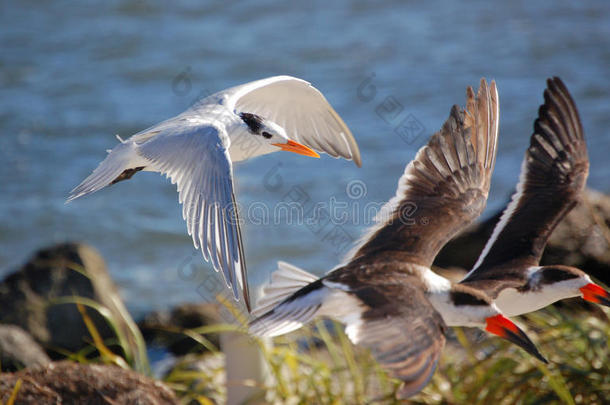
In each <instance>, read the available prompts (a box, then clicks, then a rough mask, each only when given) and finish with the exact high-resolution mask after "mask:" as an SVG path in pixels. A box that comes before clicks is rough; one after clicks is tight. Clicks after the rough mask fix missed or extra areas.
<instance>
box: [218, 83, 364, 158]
mask: <svg viewBox="0 0 610 405" xmlns="http://www.w3.org/2000/svg"><path fill="white" fill-rule="evenodd" d="M224 93H225V94H226V95H227V96H228V104H227V107H228V108H229V109H230V110H237V111H239V112H249V113H254V114H258V115H260V116H262V117H264V118H266V119H268V120H271V121H273V122H275V123H277V124H278V125H280V126H282V128H284V130H285V131H286V134H287V135H288V137H289V138H290V139H292V140H294V141H296V142H299V143H302V144H304V145H306V146H309V147H310V148H312V149H315V150H316V151H318V152H324V153H327V154H329V155H331V156H333V157H342V158H345V159H348V160H353V161H354V163H356V165H357V166H358V167H360V166H361V165H362V162H361V160H360V150H359V149H358V144H356V140H355V139H354V137H353V136H352V133H351V131H350V130H349V128H348V127H347V125H345V123H344V122H343V120H342V119H341V117H339V114H337V112H336V111H335V110H334V109H333V108H332V106H331V105H330V104H329V103H328V101H327V100H326V98H324V96H323V95H322V93H320V91H319V90H318V89H316V88H315V87H313V86H312V85H311V84H310V83H308V82H306V81H305V80H301V79H297V78H295V77H291V76H274V77H269V78H267V79H262V80H257V81H254V82H250V83H246V84H244V85H241V86H236V87H232V88H230V89H228V90H226V91H225V92H224Z"/></svg>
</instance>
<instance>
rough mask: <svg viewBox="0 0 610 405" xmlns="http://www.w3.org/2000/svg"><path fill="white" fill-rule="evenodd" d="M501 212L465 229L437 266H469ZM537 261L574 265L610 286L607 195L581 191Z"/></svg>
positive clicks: (443, 254) (441, 254)
mask: <svg viewBox="0 0 610 405" xmlns="http://www.w3.org/2000/svg"><path fill="white" fill-rule="evenodd" d="M500 215H501V212H498V213H496V214H495V215H493V216H492V217H491V218H489V219H488V220H486V221H483V222H482V223H479V224H475V225H473V226H471V227H470V228H468V229H467V230H466V231H465V232H464V233H462V234H461V235H460V236H458V237H457V238H455V239H453V240H452V241H451V242H449V243H448V244H447V245H446V246H445V247H444V248H443V250H441V252H440V253H439V255H438V256H437V258H436V261H435V263H434V264H435V265H437V266H439V267H445V268H448V267H461V268H462V269H470V268H471V267H472V265H473V264H474V263H475V261H476V259H477V258H478V256H479V254H480V252H481V251H482V250H483V247H484V246H485V243H486V242H487V239H488V238H489V236H490V235H491V233H492V231H493V228H494V227H495V224H496V223H497V222H498V219H499V218H500ZM541 263H542V264H543V265H545V264H565V265H570V266H575V267H578V268H580V269H582V270H584V271H585V272H587V273H588V274H590V275H592V276H594V277H595V278H597V279H598V280H600V281H602V282H603V283H605V284H606V285H610V196H607V195H604V194H603V193H600V192H598V191H594V190H585V192H584V196H583V201H582V202H581V203H579V204H578V205H577V206H576V207H574V209H573V210H572V211H570V213H569V214H568V215H567V216H566V217H565V218H564V219H563V220H562V221H561V222H560V223H559V224H558V225H557V228H555V231H554V232H553V234H552V235H551V237H550V238H549V241H548V244H547V246H546V249H545V251H544V255H543V256H542V261H541Z"/></svg>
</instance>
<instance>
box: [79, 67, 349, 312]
mask: <svg viewBox="0 0 610 405" xmlns="http://www.w3.org/2000/svg"><path fill="white" fill-rule="evenodd" d="M119 140H120V141H121V142H120V143H119V144H118V145H117V146H115V147H114V148H113V149H112V150H110V151H108V155H107V156H106V158H105V159H104V160H103V161H102V162H101V163H100V165H99V166H98V167H97V168H96V169H95V170H94V171H93V173H92V174H91V175H89V177H87V178H86V179H85V180H84V181H83V182H82V183H81V184H79V185H78V186H77V187H76V188H74V190H72V192H71V194H70V196H69V198H68V201H71V200H74V199H76V198H78V197H82V196H84V195H87V194H90V193H93V192H95V191H98V190H100V189H101V188H103V187H106V186H108V185H110V184H114V183H116V182H118V181H121V180H125V179H129V178H130V177H131V176H133V175H134V174H135V173H136V172H138V171H140V170H144V171H154V172H160V173H162V174H164V175H165V176H167V177H169V178H170V179H171V182H172V183H177V188H178V193H179V201H180V203H182V205H183V206H182V216H183V218H184V219H185V220H186V223H187V230H188V233H189V235H191V236H192V238H193V243H194V245H195V247H196V248H201V252H202V253H203V257H204V258H205V260H209V261H211V262H212V264H213V266H214V269H215V270H216V271H220V270H222V274H223V277H224V280H225V282H226V284H227V286H228V287H229V288H231V289H232V290H233V295H234V297H235V299H237V300H239V295H240V291H241V294H242V295H243V297H244V301H245V304H246V306H247V308H248V310H249V309H250V302H249V293H248V283H247V275H246V264H245V260H244V252H243V247H242V240H241V233H240V228H239V221H238V218H237V209H236V206H235V193H234V189H233V166H232V163H234V162H238V161H242V160H245V159H249V158H252V157H255V156H260V155H264V154H267V153H271V152H276V151H279V150H285V151H289V152H294V153H298V154H302V155H305V156H313V157H319V156H318V154H317V153H316V152H315V151H318V152H324V153H327V154H329V155H331V156H333V157H342V158H345V159H348V160H353V161H354V163H356V165H357V166H360V165H361V161H360V152H359V150H358V145H357V144H356V141H355V140H354V138H353V136H352V134H351V132H350V130H349V129H348V127H347V126H346V125H345V123H344V122H343V120H342V119H341V118H340V117H339V115H338V114H337V113H336V112H335V110H334V109H333V108H332V107H331V105H330V104H329V103H328V101H327V100H326V99H325V98H324V96H323V95H322V93H320V91H318V90H317V89H316V88H315V87H313V86H312V85H311V84H310V83H308V82H306V81H304V80H301V79H297V78H295V77H290V76H275V77H270V78H267V79H262V80H257V81H254V82H250V83H246V84H243V85H240V86H236V87H232V88H230V89H227V90H224V91H220V92H218V93H215V94H213V95H211V96H208V97H206V98H205V99H203V100H201V101H199V102H198V103H196V104H195V105H194V106H193V107H191V108H190V109H188V110H187V111H185V112H183V113H182V114H180V115H178V116H176V117H173V118H170V119H168V120H166V121H163V122H161V123H159V124H157V125H154V126H152V127H150V128H148V129H146V130H144V131H141V132H139V133H137V134H135V135H133V136H132V137H130V138H129V139H126V140H124V141H123V140H121V139H120V138H119Z"/></svg>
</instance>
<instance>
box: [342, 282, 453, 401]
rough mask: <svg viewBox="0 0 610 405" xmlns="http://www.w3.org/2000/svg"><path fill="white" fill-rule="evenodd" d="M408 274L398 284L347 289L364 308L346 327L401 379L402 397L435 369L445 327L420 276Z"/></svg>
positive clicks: (415, 389)
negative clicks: (425, 292)
mask: <svg viewBox="0 0 610 405" xmlns="http://www.w3.org/2000/svg"><path fill="white" fill-rule="evenodd" d="M409 277H410V278H411V279H412V280H410V281H406V282H404V283H400V284H388V285H366V286H363V287H360V288H357V289H352V290H351V291H350V292H351V294H354V295H355V296H356V297H357V299H358V300H359V301H361V303H362V304H361V307H362V308H364V310H363V312H362V313H361V315H360V317H359V318H357V319H356V320H355V321H353V322H352V323H348V324H347V327H346V328H345V332H346V334H347V335H348V337H349V338H350V340H351V341H352V342H353V343H354V344H357V345H361V346H364V347H367V348H369V349H370V350H371V353H372V355H373V357H375V359H376V360H377V362H378V363H379V364H380V365H381V366H382V367H383V368H384V369H385V370H387V371H388V373H389V374H390V375H391V376H392V377H395V378H398V379H400V380H401V381H402V382H403V385H402V387H401V388H400V391H399V395H400V397H402V398H407V397H410V396H412V395H415V394H417V393H418V392H419V391H421V390H422V389H423V388H424V387H425V386H426V385H427V384H428V382H429V381H430V379H431V378H432V375H434V371H435V370H436V366H437V364H438V360H439V358H440V355H441V353H442V350H443V347H444V345H445V331H446V326H445V323H444V322H443V319H442V318H441V316H440V315H439V313H438V312H436V311H435V310H434V308H433V307H432V305H431V304H430V303H429V302H428V300H427V299H426V297H425V296H424V293H423V288H422V286H420V285H419V284H418V282H419V280H416V279H415V277H413V276H409Z"/></svg>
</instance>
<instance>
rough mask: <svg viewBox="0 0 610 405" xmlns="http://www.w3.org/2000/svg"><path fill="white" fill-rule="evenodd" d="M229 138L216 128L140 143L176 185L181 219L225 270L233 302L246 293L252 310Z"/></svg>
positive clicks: (191, 128) (185, 131)
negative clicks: (233, 297) (229, 150)
mask: <svg viewBox="0 0 610 405" xmlns="http://www.w3.org/2000/svg"><path fill="white" fill-rule="evenodd" d="M226 140H227V136H226V134H224V133H220V132H219V130H218V129H217V128H215V127H214V126H201V125H198V126H185V127H181V128H179V129H178V130H176V131H173V132H172V131H167V132H161V133H159V134H158V135H157V136H156V137H154V138H151V139H150V140H148V141H146V142H144V143H143V144H140V145H138V153H139V154H140V155H141V156H142V157H144V158H145V159H147V160H148V161H150V162H151V166H153V167H154V168H155V169H156V170H158V171H160V172H161V173H163V174H165V175H166V176H167V177H169V178H170V179H171V181H172V184H174V183H177V186H178V194H179V200H180V203H181V204H182V216H183V218H184V219H185V220H186V225H187V229H188V233H189V235H191V236H192V237H193V243H194V244H195V247H196V248H201V252H202V253H203V257H204V258H205V259H206V260H209V261H211V262H212V264H213V266H214V269H215V270H216V271H220V270H221V269H222V274H223V276H224V279H225V282H226V283H227V286H228V287H229V288H232V289H233V294H234V296H235V299H239V289H241V290H242V292H243V295H244V300H245V302H246V306H247V307H248V309H250V302H249V294H248V283H247V278H246V266H245V262H244V254H243V248H242V243H241V234H240V230H239V221H238V217H237V207H236V205H235V196H234V194H233V170H232V167H231V160H230V159H229V153H228V151H227V145H226V144H225V142H226ZM238 287H239V288H238Z"/></svg>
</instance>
